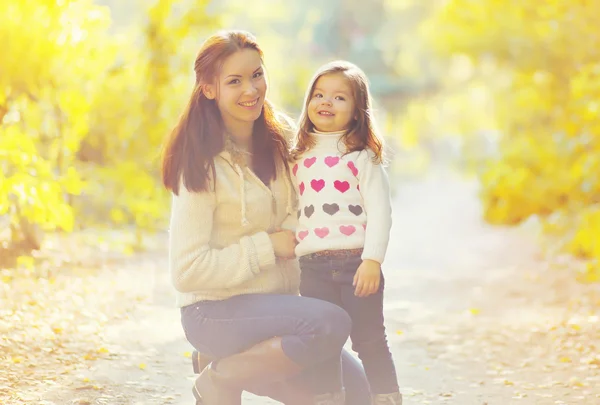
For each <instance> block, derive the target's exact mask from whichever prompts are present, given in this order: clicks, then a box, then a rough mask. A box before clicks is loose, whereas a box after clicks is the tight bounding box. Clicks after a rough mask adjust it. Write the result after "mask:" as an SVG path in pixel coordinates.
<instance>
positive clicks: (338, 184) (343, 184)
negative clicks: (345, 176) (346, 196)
mask: <svg viewBox="0 0 600 405" xmlns="http://www.w3.org/2000/svg"><path fill="white" fill-rule="evenodd" d="M333 186H334V187H335V188H336V189H337V190H338V191H340V192H342V193H345V192H346V191H348V189H349V188H350V183H348V182H347V181H339V180H336V181H334V182H333Z"/></svg>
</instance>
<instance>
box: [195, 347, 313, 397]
mask: <svg viewBox="0 0 600 405" xmlns="http://www.w3.org/2000/svg"><path fill="white" fill-rule="evenodd" d="M300 371H302V367H301V366H300V365H298V364H296V363H295V362H293V361H292V360H291V359H290V358H289V357H287V356H286V355H285V353H284V352H283V349H282V347H281V338H280V337H275V338H272V339H269V340H265V341H264V342H261V343H259V344H257V345H255V346H253V347H251V348H250V349H248V350H246V351H245V352H242V353H238V354H234V355H232V356H229V357H226V358H224V359H221V360H219V361H217V362H212V363H211V364H210V365H209V366H208V367H206V368H204V370H203V371H202V372H201V373H200V376H199V377H198V378H197V379H196V382H195V383H194V388H193V392H194V397H195V398H196V401H197V402H196V404H197V405H241V403H242V402H241V401H242V400H241V395H242V391H243V390H244V389H245V388H246V387H252V386H257V385H263V384H268V383H269V382H276V381H281V380H284V379H287V378H289V377H291V376H293V375H295V374H297V373H299V372H300Z"/></svg>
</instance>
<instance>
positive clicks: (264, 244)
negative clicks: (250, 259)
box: [250, 232, 276, 270]
mask: <svg viewBox="0 0 600 405" xmlns="http://www.w3.org/2000/svg"><path fill="white" fill-rule="evenodd" d="M250 239H252V243H253V244H254V251H255V252H256V259H257V260H258V267H259V269H260V270H263V269H265V268H267V267H271V266H275V262H276V259H275V251H274V250H273V244H272V243H271V238H269V235H268V234H267V233H266V232H259V233H256V234H254V235H252V236H251V237H250Z"/></svg>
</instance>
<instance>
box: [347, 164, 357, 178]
mask: <svg viewBox="0 0 600 405" xmlns="http://www.w3.org/2000/svg"><path fill="white" fill-rule="evenodd" d="M348 167H349V168H350V170H352V174H353V175H354V176H358V169H357V168H356V166H354V162H352V161H350V162H348Z"/></svg>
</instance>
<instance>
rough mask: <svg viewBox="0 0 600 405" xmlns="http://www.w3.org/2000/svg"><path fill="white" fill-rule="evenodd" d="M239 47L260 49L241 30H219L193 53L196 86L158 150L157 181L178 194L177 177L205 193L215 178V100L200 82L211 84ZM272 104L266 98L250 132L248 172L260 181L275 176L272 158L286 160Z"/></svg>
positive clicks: (219, 138)
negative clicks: (250, 169) (250, 167)
mask: <svg viewBox="0 0 600 405" xmlns="http://www.w3.org/2000/svg"><path fill="white" fill-rule="evenodd" d="M242 49H252V50H255V51H256V52H258V54H259V56H260V58H261V60H262V59H263V53H262V50H261V49H260V47H259V46H258V44H257V42H256V39H255V38H254V36H253V35H252V34H250V33H248V32H245V31H221V32H219V33H217V34H215V35H213V36H211V37H210V38H208V39H207V40H206V41H205V42H204V44H203V45H202V47H201V48H200V51H199V52H198V56H197V57H196V62H195V65H194V70H195V72H196V85H195V87H194V90H193V92H192V95H191V98H190V100H189V102H188V104H187V106H186V108H185V110H184V111H183V114H182V115H181V117H180V118H179V122H178V123H177V125H176V126H175V127H174V128H173V130H172V131H171V133H170V134H169V136H168V137H167V139H166V142H165V145H164V148H163V153H162V180H163V184H164V186H165V187H166V188H167V190H170V191H172V192H173V193H174V194H178V193H179V185H180V181H181V179H182V178H183V184H184V186H185V187H186V189H188V190H189V191H206V190H208V189H209V186H210V184H211V181H210V180H211V179H214V178H215V165H214V158H215V156H216V155H217V154H218V153H219V152H221V151H222V150H223V148H224V145H225V138H224V126H223V120H222V118H221V113H220V111H219V109H218V107H217V105H216V101H215V100H211V99H208V98H206V97H205V96H204V94H203V92H202V87H201V86H202V85H203V84H206V83H211V82H212V81H213V80H214V79H215V77H217V75H218V73H219V69H220V67H221V65H222V64H223V62H224V60H225V59H226V58H227V57H229V56H230V55H232V54H233V53H235V52H237V51H240V50H242ZM276 114H277V112H276V111H275V109H274V107H273V105H272V104H271V103H270V102H269V101H268V100H265V102H264V105H263V110H262V113H261V115H260V117H259V118H258V119H257V120H256V122H255V123H254V128H253V134H252V150H253V159H252V160H253V170H254V172H255V173H256V175H257V176H258V177H259V178H260V179H261V180H262V181H263V182H265V183H267V184H268V182H269V181H270V180H273V179H275V178H276V177H277V161H278V159H281V160H282V161H283V162H284V163H285V162H286V161H287V142H286V140H285V137H284V126H283V124H282V122H280V121H279V120H278V119H277V116H276Z"/></svg>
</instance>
